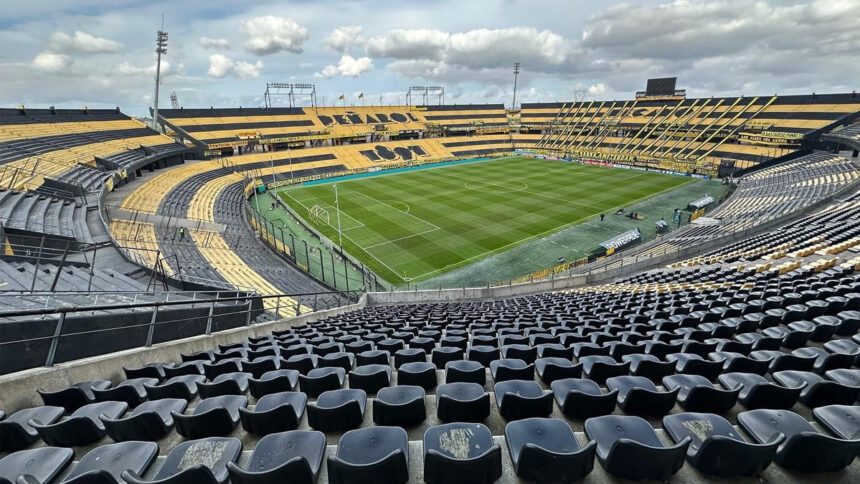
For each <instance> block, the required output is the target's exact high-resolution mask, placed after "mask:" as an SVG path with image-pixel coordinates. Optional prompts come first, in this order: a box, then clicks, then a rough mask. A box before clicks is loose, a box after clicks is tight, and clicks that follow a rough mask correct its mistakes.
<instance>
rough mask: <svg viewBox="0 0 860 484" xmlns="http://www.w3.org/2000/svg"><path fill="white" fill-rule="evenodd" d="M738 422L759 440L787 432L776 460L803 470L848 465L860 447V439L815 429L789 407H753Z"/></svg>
mask: <svg viewBox="0 0 860 484" xmlns="http://www.w3.org/2000/svg"><path fill="white" fill-rule="evenodd" d="M738 423H739V424H740V426H741V428H743V429H744V431H745V432H747V433H748V434H750V435H751V436H752V437H753V438H754V439H755V440H756V442H758V443H768V442H772V441H773V440H774V439H775V438H776V436H777V435H778V434H782V435H784V436H785V441H784V442H783V443H782V445H780V446H779V448H778V449H777V452H776V457H775V458H774V460H775V461H776V463H777V464H779V465H781V466H783V467H785V468H787V469H792V470H797V471H802V472H833V471H837V470H840V469H844V468H845V467H847V466H848V465H850V464H851V462H852V461H853V460H854V458H855V457H856V456H857V452H858V451H860V440H843V439H839V438H834V437H830V436H828V435H824V434H822V433H819V432H818V431H817V430H815V427H813V426H812V425H811V424H810V423H809V422H807V421H806V420H805V419H804V418H803V417H801V416H799V415H797V414H796V413H794V412H790V411H788V410H750V411H748V412H742V413H740V414H739V415H738Z"/></svg>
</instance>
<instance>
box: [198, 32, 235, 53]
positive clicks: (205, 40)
mask: <svg viewBox="0 0 860 484" xmlns="http://www.w3.org/2000/svg"><path fill="white" fill-rule="evenodd" d="M197 43H198V44H200V47H203V48H204V49H206V50H210V49H211V50H217V49H225V50H226V49H229V48H230V41H229V40H227V39H225V38H223V37H218V38H214V37H206V36H205V35H204V36H203V37H200V39H199V40H198V41H197Z"/></svg>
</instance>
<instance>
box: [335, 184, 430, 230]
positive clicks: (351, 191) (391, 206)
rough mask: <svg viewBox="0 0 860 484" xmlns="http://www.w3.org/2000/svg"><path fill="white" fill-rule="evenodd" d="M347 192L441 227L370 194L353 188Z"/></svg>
mask: <svg viewBox="0 0 860 484" xmlns="http://www.w3.org/2000/svg"><path fill="white" fill-rule="evenodd" d="M347 193H355V194H357V195H361V196H362V197H366V198H369V199H371V200H373V201H374V202H376V203H381V204H383V205H385V206H387V207H390V208H392V209H394V210H397V211H398V212H401V213H405V214H406V215H409V216H410V217H412V218H414V219H416V220H420V221H421V222H423V223H425V224H427V225H432V226H433V227H436V228H437V229H441V227H439V226H438V225H436V224H434V223H433V222H428V221H427V220H424V219H423V218H421V217H418V216H416V215H412V214H411V213H409V212H404V211H403V210H400V209H399V208H397V207H395V206H393V205H390V204H388V203H385V202H383V201H382V200H378V199H376V198H373V197H371V196H370V195H366V194H364V193H361V192H358V191H353V190H350V191H349V192H347Z"/></svg>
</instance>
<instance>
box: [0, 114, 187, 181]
mask: <svg viewBox="0 0 860 484" xmlns="http://www.w3.org/2000/svg"><path fill="white" fill-rule="evenodd" d="M187 151H188V150H187V148H186V147H185V146H183V145H180V144H178V143H176V142H175V141H174V140H173V139H171V138H168V137H167V136H164V135H160V134H158V133H157V132H155V131H153V130H152V129H150V128H148V127H146V126H144V125H143V124H142V123H140V122H138V121H135V120H133V119H131V118H129V117H128V116H126V115H125V114H122V113H120V112H119V110H118V109H115V110H92V109H81V110H58V109H53V108H52V109H24V108H18V109H0V164H2V172H0V186H2V187H4V188H13V189H36V188H39V187H40V186H41V185H43V184H44V183H45V180H46V179H47V180H52V181H55V182H59V183H61V184H62V185H61V186H62V187H65V188H67V189H70V190H72V191H74V192H75V194H78V192H80V191H93V190H97V189H98V188H99V187H100V186H101V184H102V183H103V182H104V181H105V180H106V179H108V178H109V177H110V176H111V174H112V172H113V171H116V170H129V169H135V168H139V167H140V166H142V165H143V164H146V163H147V162H148V161H151V160H150V158H152V157H153V156H155V157H158V158H164V157H166V156H167V155H175V156H181V154H183V153H185V152H187ZM159 155H162V156H159ZM123 175H124V176H125V175H126V174H125V173H124V174H123ZM74 188H77V191H75V190H74Z"/></svg>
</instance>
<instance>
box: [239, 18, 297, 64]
mask: <svg viewBox="0 0 860 484" xmlns="http://www.w3.org/2000/svg"><path fill="white" fill-rule="evenodd" d="M242 30H244V31H245V32H246V33H247V34H248V40H247V41H246V42H245V48H246V49H248V51H249V52H251V53H253V54H256V55H269V54H274V53H276V52H281V51H286V52H292V53H294V54H300V53H301V52H302V43H303V42H304V41H305V40H307V39H308V29H306V28H305V27H303V26H301V25H299V24H298V23H296V21H295V20H293V19H291V18H286V17H275V16H272V15H266V16H264V17H255V18H252V19H248V20H245V21H243V22H242Z"/></svg>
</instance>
